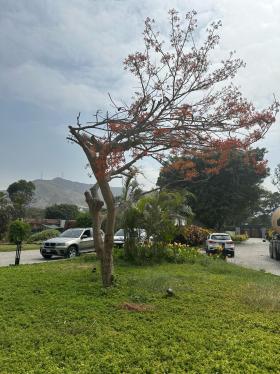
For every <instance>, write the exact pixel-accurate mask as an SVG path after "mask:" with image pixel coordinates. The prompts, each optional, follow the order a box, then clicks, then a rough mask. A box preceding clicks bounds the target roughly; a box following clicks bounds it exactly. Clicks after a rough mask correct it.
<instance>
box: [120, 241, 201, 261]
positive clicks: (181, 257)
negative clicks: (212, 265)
mask: <svg viewBox="0 0 280 374" xmlns="http://www.w3.org/2000/svg"><path fill="white" fill-rule="evenodd" d="M128 253H129V256H128ZM115 254H116V255H117V256H119V257H121V258H123V259H125V260H127V261H129V262H133V263H136V264H138V265H141V264H147V263H160V262H170V263H184V262H192V261H194V259H195V258H197V257H200V256H201V257H202V254H200V252H199V251H198V249H197V248H193V247H190V246H188V245H184V244H177V243H174V244H166V243H153V244H138V245H135V247H134V250H133V251H131V250H130V251H129V252H127V251H123V250H118V251H115Z"/></svg>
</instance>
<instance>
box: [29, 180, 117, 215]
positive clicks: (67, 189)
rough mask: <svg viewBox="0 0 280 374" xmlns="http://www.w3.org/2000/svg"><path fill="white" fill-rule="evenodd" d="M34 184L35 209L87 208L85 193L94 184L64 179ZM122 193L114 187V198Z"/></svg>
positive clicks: (35, 182)
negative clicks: (64, 205)
mask: <svg viewBox="0 0 280 374" xmlns="http://www.w3.org/2000/svg"><path fill="white" fill-rule="evenodd" d="M32 182H33V183H34V185H35V187H36V190H35V198H34V202H33V203H32V206H33V207H37V208H45V207H46V206H50V205H53V204H75V205H78V206H79V207H87V204H86V202H85V197H84V192H85V191H86V190H89V189H90V188H91V187H92V184H86V183H79V182H73V181H70V180H67V179H63V178H54V179H51V180H44V179H36V180H34V181H32ZM121 191H122V188H121V187H112V192H113V194H114V196H119V195H120V194H121Z"/></svg>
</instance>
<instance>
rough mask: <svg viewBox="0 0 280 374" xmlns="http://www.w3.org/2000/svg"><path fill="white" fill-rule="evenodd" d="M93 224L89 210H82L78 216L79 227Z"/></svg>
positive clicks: (77, 223)
mask: <svg viewBox="0 0 280 374" xmlns="http://www.w3.org/2000/svg"><path fill="white" fill-rule="evenodd" d="M91 225H92V219H91V216H90V214H89V212H80V213H79V214H78V215H77V217H76V226H77V227H90V226H91Z"/></svg>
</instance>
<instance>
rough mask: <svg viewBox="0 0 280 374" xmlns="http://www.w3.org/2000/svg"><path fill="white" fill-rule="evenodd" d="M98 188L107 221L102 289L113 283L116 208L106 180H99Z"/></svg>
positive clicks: (102, 261)
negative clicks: (104, 206) (105, 208)
mask: <svg viewBox="0 0 280 374" xmlns="http://www.w3.org/2000/svg"><path fill="white" fill-rule="evenodd" d="M98 183H99V187H100V190H101V193H102V196H103V198H104V201H105V203H106V206H107V220H106V228H105V238H104V245H103V251H102V254H101V276H102V283H103V286H104V287H109V286H111V285H112V282H113V269H114V266H113V255H112V254H113V246H114V229H115V219H116V208H115V201H114V196H113V194H112V191H111V188H110V186H109V183H108V181H107V180H105V179H103V180H99V181H98Z"/></svg>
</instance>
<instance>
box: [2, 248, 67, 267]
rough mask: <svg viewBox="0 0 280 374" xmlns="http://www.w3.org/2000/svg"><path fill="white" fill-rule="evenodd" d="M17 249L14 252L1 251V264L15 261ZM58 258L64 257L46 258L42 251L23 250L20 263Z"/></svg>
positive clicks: (32, 262)
mask: <svg viewBox="0 0 280 374" xmlns="http://www.w3.org/2000/svg"><path fill="white" fill-rule="evenodd" d="M15 255H16V253H15V251H12V252H1V253H0V266H9V265H13V264H14V263H15ZM58 259H60V260H61V259H62V258H61V257H56V258H55V259H50V260H46V259H44V258H43V257H42V256H41V254H40V251H39V249H38V251H37V250H36V249H35V250H29V251H22V252H21V256H20V263H21V264H35V263H42V262H46V261H56V260H58Z"/></svg>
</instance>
